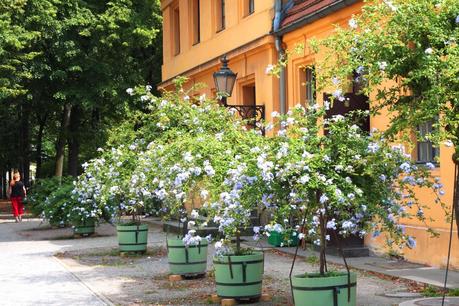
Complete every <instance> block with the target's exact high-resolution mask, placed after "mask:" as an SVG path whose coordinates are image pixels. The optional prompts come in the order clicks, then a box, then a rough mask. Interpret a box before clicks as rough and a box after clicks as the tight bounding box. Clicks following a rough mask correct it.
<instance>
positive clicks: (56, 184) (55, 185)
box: [27, 177, 71, 216]
mask: <svg viewBox="0 0 459 306" xmlns="http://www.w3.org/2000/svg"><path fill="white" fill-rule="evenodd" d="M61 182H63V184H64V185H68V184H70V182H71V179H70V178H62V180H60V179H59V178H57V177H54V178H49V179H39V180H37V181H36V182H35V184H34V185H33V186H32V187H31V188H30V190H29V194H28V196H27V205H28V208H29V210H30V211H31V212H32V213H33V214H34V215H35V216H40V215H41V214H42V213H43V211H44V207H45V201H46V198H48V197H49V196H50V195H51V194H52V193H53V192H54V191H56V190H57V189H59V188H60V186H61Z"/></svg>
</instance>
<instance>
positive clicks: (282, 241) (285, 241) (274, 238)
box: [268, 231, 298, 247]
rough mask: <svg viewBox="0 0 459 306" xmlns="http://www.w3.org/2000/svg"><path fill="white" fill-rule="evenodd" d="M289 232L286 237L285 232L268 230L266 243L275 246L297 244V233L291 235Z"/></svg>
mask: <svg viewBox="0 0 459 306" xmlns="http://www.w3.org/2000/svg"><path fill="white" fill-rule="evenodd" d="M293 234H294V233H293V232H292V233H290V234H289V236H288V237H287V235H288V234H287V233H279V232H276V231H272V232H269V237H268V243H269V244H270V245H272V246H275V247H280V246H285V247H293V246H297V245H298V234H297V233H295V234H296V235H293Z"/></svg>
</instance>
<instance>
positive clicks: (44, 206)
mask: <svg viewBox="0 0 459 306" xmlns="http://www.w3.org/2000/svg"><path fill="white" fill-rule="evenodd" d="M72 191H73V178H71V177H63V178H62V179H59V178H50V179H42V180H38V181H37V182H36V183H35V184H34V185H33V187H32V188H31V190H30V192H29V196H28V199H27V204H28V205H30V206H29V208H30V210H31V212H32V213H33V214H34V215H39V216H41V217H42V218H43V219H45V220H47V221H48V222H49V223H50V224H51V225H53V226H58V225H65V224H67V223H68V221H69V215H68V214H69V211H70V209H71V207H73V206H74V205H75V202H74V201H73V200H72Z"/></svg>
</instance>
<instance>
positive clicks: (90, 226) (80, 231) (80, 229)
mask: <svg viewBox="0 0 459 306" xmlns="http://www.w3.org/2000/svg"><path fill="white" fill-rule="evenodd" d="M95 231H96V222H95V221H94V220H88V221H86V222H84V223H82V224H76V225H74V226H73V234H74V235H83V236H89V235H92V234H94V232H95Z"/></svg>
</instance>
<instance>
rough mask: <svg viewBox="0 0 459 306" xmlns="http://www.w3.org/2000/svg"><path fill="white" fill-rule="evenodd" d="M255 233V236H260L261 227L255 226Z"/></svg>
mask: <svg viewBox="0 0 459 306" xmlns="http://www.w3.org/2000/svg"><path fill="white" fill-rule="evenodd" d="M253 232H254V233H255V234H259V233H260V227H259V226H254V227H253Z"/></svg>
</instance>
